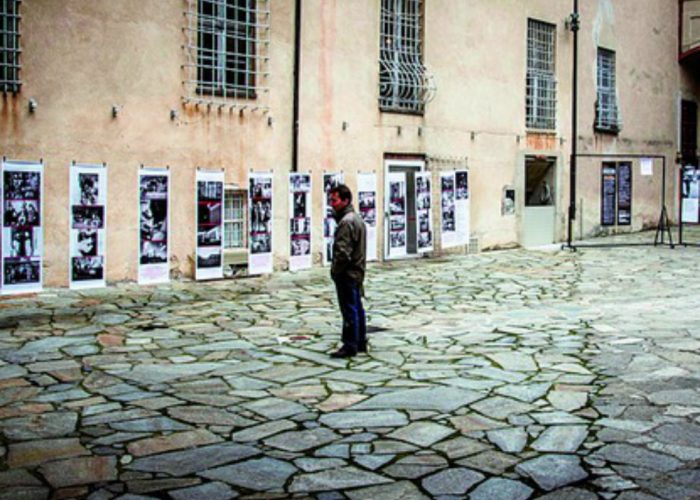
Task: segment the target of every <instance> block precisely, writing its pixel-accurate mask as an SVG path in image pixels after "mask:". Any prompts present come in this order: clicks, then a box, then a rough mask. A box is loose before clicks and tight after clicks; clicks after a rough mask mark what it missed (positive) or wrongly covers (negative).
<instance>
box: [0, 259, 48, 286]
mask: <svg viewBox="0 0 700 500" xmlns="http://www.w3.org/2000/svg"><path fill="white" fill-rule="evenodd" d="M40 266H41V261H38V260H32V261H26V260H19V261H12V260H10V259H5V282H4V283H5V285H23V284H28V283H38V282H39V271H40Z"/></svg>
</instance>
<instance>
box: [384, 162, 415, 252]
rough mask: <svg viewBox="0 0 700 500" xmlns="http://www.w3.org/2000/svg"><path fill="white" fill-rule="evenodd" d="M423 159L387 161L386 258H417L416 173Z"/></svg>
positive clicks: (385, 166)
mask: <svg viewBox="0 0 700 500" xmlns="http://www.w3.org/2000/svg"><path fill="white" fill-rule="evenodd" d="M424 169H425V161H424V160H423V159H411V160H406V159H401V160H395V159H387V160H385V161H384V207H385V208H384V235H385V238H384V259H386V260H389V259H397V258H402V257H403V258H405V257H411V256H416V255H418V231H417V227H416V173H418V172H422V171H423V170H424Z"/></svg>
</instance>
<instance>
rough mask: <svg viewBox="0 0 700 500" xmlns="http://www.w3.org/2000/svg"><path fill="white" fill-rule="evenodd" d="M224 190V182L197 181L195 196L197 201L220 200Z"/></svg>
mask: <svg viewBox="0 0 700 500" xmlns="http://www.w3.org/2000/svg"><path fill="white" fill-rule="evenodd" d="M223 192H224V184H223V183H222V182H215V181H199V182H197V196H198V198H199V201H200V202H201V201H219V202H220V201H221V197H222V195H223Z"/></svg>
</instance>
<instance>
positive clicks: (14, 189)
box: [3, 171, 41, 200]
mask: <svg viewBox="0 0 700 500" xmlns="http://www.w3.org/2000/svg"><path fill="white" fill-rule="evenodd" d="M3 187H4V193H5V199H6V200H38V199H39V193H40V190H41V175H40V174H39V172H14V171H5V180H4V183H3Z"/></svg>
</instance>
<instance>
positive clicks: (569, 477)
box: [515, 455, 588, 491]
mask: <svg viewBox="0 0 700 500" xmlns="http://www.w3.org/2000/svg"><path fill="white" fill-rule="evenodd" d="M515 470H516V471H517V472H518V473H519V474H522V475H524V476H528V477H530V478H532V479H533V480H534V481H535V482H536V483H537V484H538V486H539V487H540V488H542V489H544V490H547V491H551V490H554V489H556V488H561V487H562V486H566V485H567V484H571V483H575V482H578V481H581V480H583V479H585V478H587V477H588V473H587V472H586V471H585V470H584V469H583V468H582V467H581V460H580V459H579V458H578V457H577V456H575V455H542V456H540V457H537V458H533V459H532V460H528V461H527V462H523V463H520V464H518V465H517V466H516V467H515Z"/></svg>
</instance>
